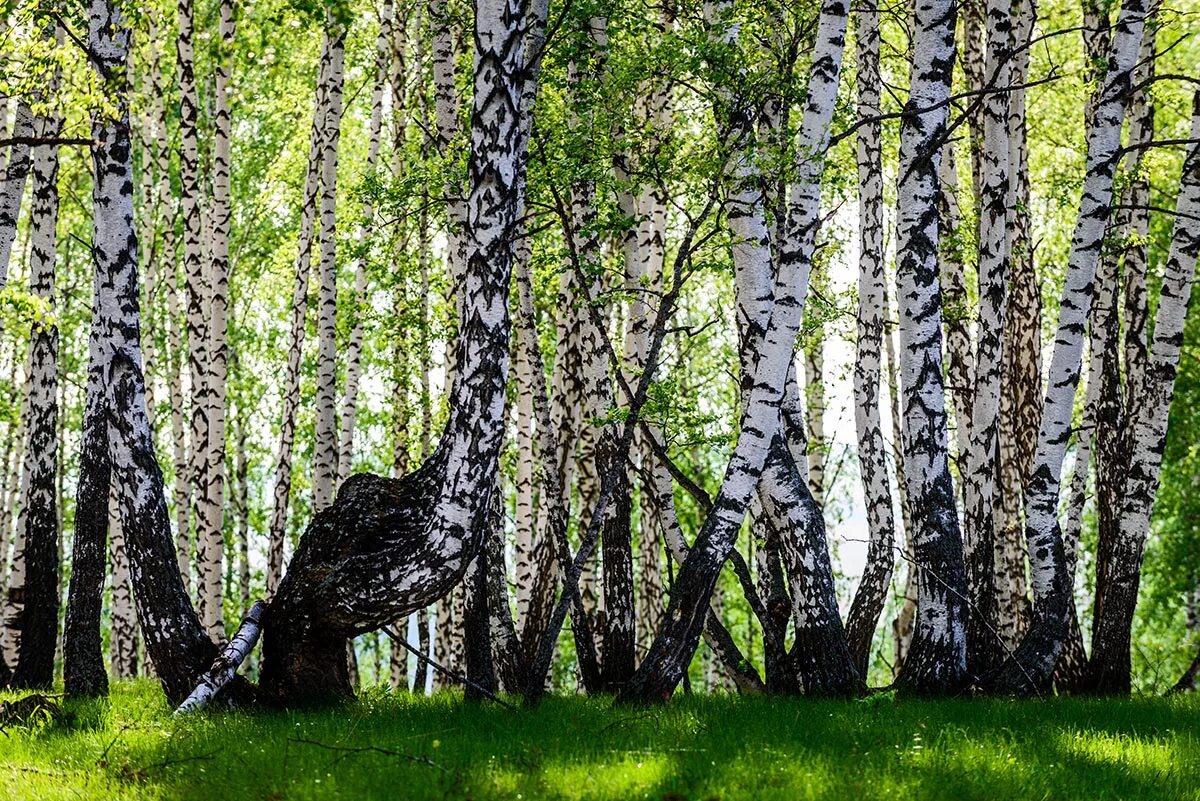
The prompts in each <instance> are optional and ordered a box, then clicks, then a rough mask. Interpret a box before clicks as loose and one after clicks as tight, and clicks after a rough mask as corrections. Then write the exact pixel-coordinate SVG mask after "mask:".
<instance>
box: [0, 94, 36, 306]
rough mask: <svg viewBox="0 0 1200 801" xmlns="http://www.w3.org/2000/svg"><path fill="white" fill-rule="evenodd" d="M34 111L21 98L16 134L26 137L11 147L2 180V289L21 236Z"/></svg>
mask: <svg viewBox="0 0 1200 801" xmlns="http://www.w3.org/2000/svg"><path fill="white" fill-rule="evenodd" d="M33 127H34V119H33V111H32V110H31V109H30V108H29V104H28V103H27V102H25V101H24V100H20V99H18V100H17V110H16V114H15V115H14V117H13V127H12V136H13V138H14V139H19V138H21V137H25V140H26V141H25V142H17V143H16V144H13V146H12V147H11V148H9V149H8V150H9V152H8V161H7V163H6V164H5V165H4V176H3V180H0V289H3V288H4V287H6V286H7V285H8V263H9V261H10V260H11V259H12V249H13V242H15V241H16V239H17V220H18V219H19V218H20V216H21V199H22V198H23V197H24V196H25V181H26V179H27V178H28V177H29V166H30V155H29V153H30V146H29V144H28V138H29V137H31V136H33Z"/></svg>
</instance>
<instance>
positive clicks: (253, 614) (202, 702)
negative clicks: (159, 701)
mask: <svg viewBox="0 0 1200 801" xmlns="http://www.w3.org/2000/svg"><path fill="white" fill-rule="evenodd" d="M266 608H267V605H266V604H265V603H264V602H262V601H255V602H254V605H253V606H251V607H250V611H249V612H247V613H246V617H244V618H243V619H242V625H241V626H239V627H238V630H237V634H235V635H233V639H232V640H230V641H229V644H228V645H226V646H225V648H224V650H222V651H221V653H220V655H219V656H218V657H217V658H216V659H215V660H214V661H213V663H212V667H211V668H209V669H208V672H207V673H205V674H204V675H203V676H201V677H200V681H199V683H198V684H197V685H196V689H194V690H192V694H191V695H189V696H188V697H187V699H186V700H185V701H184V702H183V703H182V704H180V705H179V708H178V709H176V710H175V714H176V715H186V714H189V713H191V712H198V711H200V710H201V709H203V708H204V707H206V706H208V702H209V701H211V700H212V699H213V698H214V697H215V696H216V695H217V693H219V692H220V691H221V688H223V687H224V686H225V685H226V684H228V683H229V681H230V680H231V679H232V678H233V677H234V675H235V674H236V673H237V669H238V668H239V667H240V666H241V664H242V662H244V661H245V660H246V657H247V656H249V655H250V652H251V651H253V650H254V646H255V645H257V644H258V636H259V635H260V634H261V633H262V622H261V621H262V613H263V611H264V610H265V609H266Z"/></svg>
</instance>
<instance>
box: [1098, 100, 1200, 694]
mask: <svg viewBox="0 0 1200 801" xmlns="http://www.w3.org/2000/svg"><path fill="white" fill-rule="evenodd" d="M1190 138H1191V140H1192V141H1193V142H1195V141H1197V140H1200V93H1197V94H1196V96H1195V98H1194V101H1193V108H1192V128H1191V137H1190ZM1197 255H1200V145H1196V144H1191V145H1189V148H1188V154H1187V158H1186V159H1185V161H1184V165H1183V177H1182V180H1181V181H1180V188H1179V199H1178V201H1177V203H1176V206H1175V232H1174V235H1173V237H1172V241H1171V252H1170V255H1169V256H1168V258H1167V263H1166V267H1165V269H1164V273H1163V283H1162V289H1161V291H1160V294H1159V301H1158V310H1157V312H1156V314H1155V318H1154V333H1153V336H1152V337H1151V341H1150V352H1149V361H1148V363H1147V364H1146V370H1145V374H1144V375H1143V376H1142V386H1141V388H1140V395H1141V402H1140V403H1139V405H1138V406H1137V408H1136V410H1135V415H1134V417H1133V419H1132V420H1130V421H1129V423H1130V438H1129V443H1130V449H1129V464H1128V466H1127V468H1126V471H1125V478H1124V492H1123V494H1122V498H1121V512H1120V524H1119V525H1120V531H1119V536H1118V537H1117V538H1116V540H1115V542H1114V543H1113V546H1112V553H1111V556H1110V559H1109V565H1108V572H1107V575H1106V577H1105V581H1106V584H1107V586H1106V587H1105V591H1104V593H1103V594H1102V595H1099V596H1098V602H1097V606H1096V610H1095V619H1094V624H1093V638H1092V642H1093V645H1092V661H1091V672H1092V677H1091V679H1092V689H1093V691H1094V692H1097V693H1103V694H1122V695H1123V694H1127V693H1128V692H1129V689H1130V654H1129V648H1130V630H1131V627H1132V623H1133V613H1134V608H1135V607H1136V606H1137V594H1138V584H1139V582H1140V579H1141V567H1142V555H1143V553H1144V550H1145V546H1146V537H1147V535H1148V533H1149V529H1150V513H1151V511H1152V510H1153V509H1154V498H1155V495H1156V494H1157V492H1158V484H1159V474H1160V471H1161V468H1162V455H1163V450H1164V448H1165V446H1166V438H1167V416H1168V413H1169V412H1170V409H1171V397H1172V395H1173V393H1174V388H1175V376H1176V374H1177V372H1178V369H1179V355H1180V352H1181V350H1182V346H1183V325H1184V320H1185V318H1186V316H1187V309H1188V300H1189V299H1190V297H1191V289H1192V279H1193V276H1194V274H1195V270H1196V258H1197Z"/></svg>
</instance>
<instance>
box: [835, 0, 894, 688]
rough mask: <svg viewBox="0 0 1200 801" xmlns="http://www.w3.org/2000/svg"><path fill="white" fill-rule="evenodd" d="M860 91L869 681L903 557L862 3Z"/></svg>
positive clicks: (871, 59)
mask: <svg viewBox="0 0 1200 801" xmlns="http://www.w3.org/2000/svg"><path fill="white" fill-rule="evenodd" d="M854 21H855V42H856V47H857V51H856V52H857V56H858V61H857V68H856V71H855V78H856V81H857V87H858V105H857V111H858V122H859V123H860V125H861V127H860V128H859V129H858V134H857V143H856V147H857V151H856V152H857V161H858V231H859V261H858V269H859V273H858V360H857V361H856V362H855V365H854V423H855V429H856V431H857V434H858V463H859V470H860V472H861V473H862V482H863V501H864V503H865V505H866V510H867V531H868V533H869V537H870V542H869V543H868V545H867V563H866V566H865V567H864V568H863V575H862V578H861V579H860V580H859V583H858V589H857V590H856V591H855V593H854V601H853V602H852V603H851V605H850V611H849V613H848V614H847V616H846V642H847V646H848V647H849V649H850V656H851V659H852V660H853V661H854V667H855V669H856V670H858V673H859V675H860V676H862V677H863V678H864V679H865V678H866V675H867V667H868V665H869V663H870V653H871V640H872V638H873V637H874V634H875V626H876V624H877V623H878V622H879V615H880V613H881V612H882V611H883V605H884V602H885V601H886V599H887V590H888V585H889V584H890V583H891V580H892V569H893V565H894V564H895V561H896V559H895V556H894V555H893V553H892V548H893V544H894V542H895V528H896V523H895V520H894V519H893V512H892V487H891V482H890V481H889V479H888V470H887V462H886V458H885V449H886V447H887V446H886V444H885V443H884V438H883V428H882V423H881V422H880V412H879V385H880V380H881V375H880V357H881V351H882V347H883V322H884V321H883V307H884V294H885V293H886V292H887V289H886V286H885V281H886V278H885V276H884V272H883V269H884V250H883V163H882V148H881V144H880V134H881V127H882V126H881V124H880V122H879V121H878V120H877V119H875V118H876V117H878V116H879V113H880V105H879V103H880V101H879V95H880V89H881V81H882V79H881V77H880V73H879V39H880V36H879V10H878V9H877V8H876V7H875V6H874V5H872V4H871V0H859V2H858V4H857V5H856V6H855V10H854Z"/></svg>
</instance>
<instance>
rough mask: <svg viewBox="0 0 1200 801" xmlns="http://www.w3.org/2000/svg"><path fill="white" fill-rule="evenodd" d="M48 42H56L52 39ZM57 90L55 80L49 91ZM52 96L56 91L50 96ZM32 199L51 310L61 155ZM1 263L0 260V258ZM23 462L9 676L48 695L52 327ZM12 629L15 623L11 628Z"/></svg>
mask: <svg viewBox="0 0 1200 801" xmlns="http://www.w3.org/2000/svg"><path fill="white" fill-rule="evenodd" d="M51 41H53V38H52V36H51ZM55 84H57V77H55V78H54V79H52V80H51V86H52V87H53V86H54V85H55ZM50 91H51V92H53V91H54V89H53V88H51V90H50ZM60 128H61V122H60V120H59V119H58V118H57V117H39V118H38V119H37V121H36V124H35V126H34V129H35V131H36V132H37V134H38V136H39V137H40V138H44V139H45V138H52V137H55V136H57V135H58V132H59V129H60ZM32 162H33V167H32V171H33V194H32V199H31V207H30V270H29V272H30V274H29V290H30V292H31V293H32V294H34V295H37V296H38V297H40V298H44V299H46V301H47V302H48V303H49V304H50V308H51V310H53V308H54V304H55V286H54V280H55V259H56V253H57V250H56V246H57V243H56V237H55V229H56V226H57V223H58V147H57V146H56V145H41V146H38V147H35V148H33V154H32ZM0 255H2V254H0ZM25 375H26V378H25V381H26V397H25V403H24V405H23V408H22V417H23V419H24V420H25V426H24V427H25V436H26V438H27V439H26V443H25V458H24V462H23V465H22V468H21V508H20V513H19V515H18V517H17V530H18V531H17V537H18V538H19V540H20V541H21V542H22V543H23V548H22V554H21V556H22V557H23V560H22V561H23V572H24V586H23V587H21V588H18V587H16V586H13V585H10V587H9V593H10V597H11V595H12V592H13V590H14V589H21V594H22V595H23V598H22V601H23V604H21V607H20V612H19V618H18V621H19V622H16V623H15V627H16V628H18V629H19V631H20V653H19V656H18V658H17V662H16V665H15V666H14V669H13V675H12V683H13V686H15V687H27V688H33V687H39V688H48V687H50V686H51V685H52V684H53V683H54V653H55V647H56V645H57V642H58V608H59V587H58V581H59V566H58V563H59V559H58V538H59V524H58V507H57V504H56V492H55V476H56V473H57V470H58V329H57V326H56V324H55V323H54V322H53V321H50V320H43V321H40V322H35V323H34V327H33V331H32V332H31V337H30V342H29V362H28V367H27V368H26V372H25ZM7 625H8V627H10V628H12V627H14V621H12V620H10V621H8V624H7Z"/></svg>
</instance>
